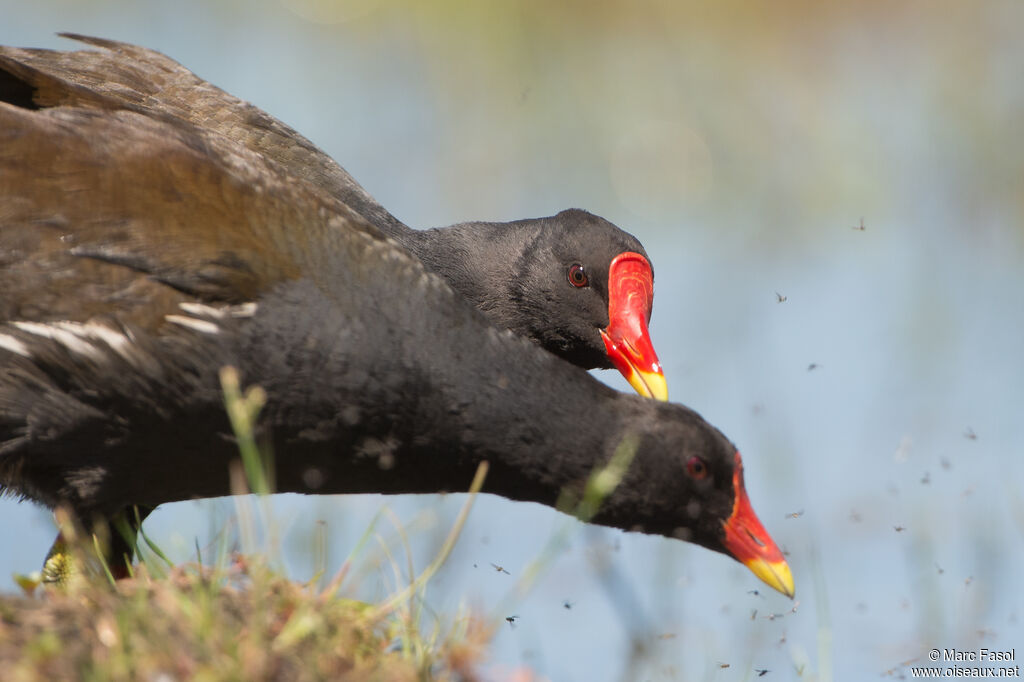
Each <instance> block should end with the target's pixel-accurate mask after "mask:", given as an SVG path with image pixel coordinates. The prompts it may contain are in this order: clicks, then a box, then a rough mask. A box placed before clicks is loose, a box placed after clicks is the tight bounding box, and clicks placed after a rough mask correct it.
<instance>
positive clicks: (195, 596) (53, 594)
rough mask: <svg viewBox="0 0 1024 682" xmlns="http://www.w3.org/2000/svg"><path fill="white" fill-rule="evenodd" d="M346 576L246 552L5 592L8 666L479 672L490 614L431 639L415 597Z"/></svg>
mask: <svg viewBox="0 0 1024 682" xmlns="http://www.w3.org/2000/svg"><path fill="white" fill-rule="evenodd" d="M340 580H341V576H340V575H339V576H338V577H337V578H336V580H334V581H332V583H331V585H329V586H328V587H327V588H326V589H323V590H317V589H315V588H313V587H311V586H309V585H304V584H300V583H296V582H293V581H291V580H288V579H286V578H284V577H282V576H281V575H279V574H276V573H274V572H273V571H271V570H269V569H268V568H267V567H266V566H264V565H262V564H261V563H259V562H254V561H253V559H252V558H251V557H242V556H240V555H236V556H235V557H233V559H232V561H231V563H230V565H229V566H226V567H224V568H222V569H212V568H209V567H207V568H203V567H201V566H199V565H197V564H189V565H185V566H180V567H175V568H173V569H171V570H170V571H169V573H168V574H167V575H166V576H165V577H163V578H154V577H151V576H150V575H149V573H148V572H147V571H146V569H145V567H144V566H141V567H140V568H139V570H138V572H137V574H136V575H135V577H134V578H132V579H129V580H123V581H119V582H118V583H117V584H116V585H114V586H112V585H111V584H110V583H109V582H108V581H106V580H105V579H104V578H103V577H102V576H92V577H83V576H80V577H79V578H77V579H76V580H74V581H73V582H72V584H71V585H69V586H68V587H67V588H66V589H60V588H51V589H48V590H46V591H45V593H44V594H42V595H41V597H40V596H35V597H33V596H0V670H3V671H4V674H3V678H4V679H5V680H9V681H12V682H15V681H17V682H21V681H25V682H28V681H34V680H154V681H156V680H160V681H162V682H171V681H172V680H337V679H345V680H380V681H382V682H391V681H396V682H397V681H404V680H473V679H475V677H476V676H475V674H474V667H475V665H476V664H477V663H479V661H480V660H481V656H482V652H483V650H484V647H485V645H486V643H487V641H488V639H489V636H490V633H489V632H488V629H487V628H486V627H484V626H483V625H482V624H479V623H478V622H477V621H475V620H474V619H472V618H469V617H466V618H463V619H460V621H459V622H458V623H457V624H456V626H454V627H453V628H452V630H451V631H450V632H448V633H447V634H446V635H445V636H443V637H436V636H435V637H432V638H431V641H423V640H422V639H421V634H420V632H421V631H420V629H419V624H418V623H414V622H410V620H409V619H410V618H411V617H412V614H413V613H414V609H405V608H398V609H380V608H378V606H377V605H369V604H364V603H362V602H357V601H353V600H350V599H344V598H340V597H338V596H337V595H336V591H337V587H338V584H339V583H340ZM410 639H411V640H415V641H414V642H412V643H410V641H409V640H410ZM410 644H412V645H410Z"/></svg>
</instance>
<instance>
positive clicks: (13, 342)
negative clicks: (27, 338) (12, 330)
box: [0, 334, 32, 358]
mask: <svg viewBox="0 0 1024 682" xmlns="http://www.w3.org/2000/svg"><path fill="white" fill-rule="evenodd" d="M0 348H3V349H5V350H9V351H11V352H12V353H17V354H18V355H20V356H22V357H26V358H27V357H31V355H32V354H31V353H29V352H28V346H26V345H25V344H23V343H22V342H21V341H18V339H16V338H14V337H13V336H8V335H7V334H0Z"/></svg>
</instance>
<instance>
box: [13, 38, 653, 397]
mask: <svg viewBox="0 0 1024 682" xmlns="http://www.w3.org/2000/svg"><path fill="white" fill-rule="evenodd" d="M63 35H65V36H67V37H70V38H75V39H77V40H81V41H83V42H86V43H89V44H91V45H95V46H98V47H101V48H103V49H102V50H98V51H96V50H88V51H78V52H57V51H52V50H30V49H19V48H8V47H2V48H0V101H6V102H9V103H11V104H15V105H18V106H22V107H28V108H44V107H53V106H67V105H74V106H87V107H95V108H101V109H105V110H117V109H131V110H133V111H138V112H140V113H146V114H149V115H152V116H156V117H158V118H176V119H179V120H183V121H189V122H191V123H193V124H194V125H197V126H199V127H201V128H203V129H205V130H208V131H212V132H216V133H219V134H221V135H225V136H227V137H229V138H231V139H232V140H234V141H236V142H239V143H241V144H243V145H245V146H246V147H248V148H249V149H252V150H253V151H256V152H259V153H260V154H262V155H264V156H266V157H268V158H270V159H271V160H273V161H276V162H278V163H279V164H281V165H282V166H284V167H285V168H287V169H288V171H289V172H290V173H292V174H293V175H295V176H297V177H299V178H302V179H303V180H305V181H306V182H309V183H310V184H312V185H314V186H316V187H317V188H319V189H321V190H323V191H324V192H326V193H328V194H329V195H330V196H332V197H334V198H335V199H338V200H340V201H341V202H342V203H344V204H346V205H347V206H349V207H350V208H352V209H354V210H355V211H356V212H357V213H359V214H360V215H361V216H363V217H364V218H366V219H367V220H368V221H369V222H371V223H372V224H374V225H376V226H377V227H378V228H380V229H381V230H382V231H383V232H384V233H385V234H386V235H388V236H389V237H391V238H393V239H394V240H396V241H397V242H399V243H400V244H401V245H402V246H404V247H405V248H407V249H409V250H410V251H411V252H412V253H413V254H414V255H416V256H417V257H419V258H420V260H422V261H423V263H424V264H425V265H426V266H427V268H429V269H431V270H433V271H434V272H437V273H439V274H440V275H442V276H443V277H444V278H445V279H447V280H448V282H449V283H450V284H451V285H452V287H453V288H455V290H456V291H458V292H459V293H461V294H462V295H463V296H465V297H467V298H468V299H469V300H470V301H472V302H473V303H474V304H476V305H477V307H478V308H480V310H482V311H483V312H484V314H485V315H487V316H488V317H489V318H490V319H491V320H492V321H493V322H494V323H495V324H498V325H500V326H502V327H506V328H508V329H511V330H512V331H514V332H516V333H517V334H521V335H523V336H526V337H528V338H530V339H533V340H534V341H536V342H537V343H539V344H540V345H541V346H543V347H544V348H546V349H547V350H549V351H551V352H553V353H555V354H556V355H559V356H560V357H562V358H564V359H566V360H568V361H570V362H572V363H573V364H576V365H579V366H581V367H584V368H588V369H589V368H593V367H602V368H610V367H612V366H615V367H616V368H618V369H619V371H621V372H622V374H623V375H624V376H625V377H626V379H627V380H628V381H629V383H630V385H632V386H633V387H634V388H635V389H636V390H637V392H639V393H640V394H641V395H646V396H649V397H654V398H658V399H660V400H667V399H668V386H667V384H666V383H665V377H664V375H663V373H662V370H661V366H660V364H659V362H658V358H657V355H656V354H655V351H654V347H653V345H652V344H651V340H650V336H649V334H648V330H647V325H648V323H649V322H650V316H651V304H652V301H653V277H654V274H653V271H652V269H651V266H650V263H649V261H648V258H647V255H646V252H645V251H644V249H643V246H641V244H640V242H639V241H638V240H637V239H636V238H635V237H633V236H632V235H630V234H628V233H626V232H624V231H622V230H620V229H619V228H618V227H616V226H615V225H613V224H612V223H610V222H608V221H607V220H604V219H603V218H600V217H598V216H595V215H591V214H590V213H587V212H586V211H580V210H568V211H563V212H561V213H559V214H558V215H556V216H551V217H548V218H539V219H533V220H519V221H515V222H511V223H479V222H473V223H464V224H460V225H455V226H452V227H448V228H435V229H431V230H424V231H418V230H413V229H411V228H409V227H407V226H406V225H404V224H403V223H402V222H401V221H399V220H398V219H397V218H395V217H394V216H393V215H391V214H390V213H389V212H388V211H387V210H385V209H384V207H383V206H381V205H380V204H379V203H377V201H376V200H374V199H373V197H371V196H370V195H369V193H367V192H366V190H364V189H363V188H362V187H361V186H360V185H359V183H357V182H356V181H355V179H353V178H352V176H351V175H349V173H348V172H346V171H345V169H344V168H342V167H341V166H340V165H338V164H337V163H336V162H335V161H334V160H333V159H331V158H330V157H329V156H327V155H326V154H324V153H323V152H322V151H320V150H319V149H317V148H316V146H314V145H313V143H311V142H310V141H309V140H307V139H305V138H304V137H302V136H301V135H299V134H298V133H297V132H295V131H294V130H292V129H291V128H289V127H288V126H286V125H284V124H283V123H281V122H280V121H278V120H277V119H275V118H273V117H272V116H270V115H269V114H267V113H265V112H263V111H261V110H260V109H258V108H256V107H254V106H252V105H251V104H249V103H247V102H244V101H242V100H240V99H238V98H237V97H233V96H231V95H229V94H228V93H226V92H224V91H223V90H220V89H219V88H217V87H215V86H213V85H211V84H210V83H208V82H206V81H204V80H202V79H201V78H199V77H197V76H196V75H195V74H193V73H192V72H191V71H189V70H188V69H186V68H184V67H183V66H181V65H180V64H178V63H177V62H175V61H174V60H172V59H169V58H168V57H166V56H164V55H162V54H160V53H158V52H154V51H152V50H148V49H146V48H142V47H137V46H134V45H129V44H127V43H120V42H116V41H110V40H104V39H101V38H90V37H86V36H79V35H74V34H63Z"/></svg>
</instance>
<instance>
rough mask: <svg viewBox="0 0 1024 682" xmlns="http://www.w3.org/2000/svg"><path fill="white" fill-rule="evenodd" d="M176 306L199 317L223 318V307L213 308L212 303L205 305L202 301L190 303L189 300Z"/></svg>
mask: <svg viewBox="0 0 1024 682" xmlns="http://www.w3.org/2000/svg"><path fill="white" fill-rule="evenodd" d="M178 307H179V308H181V309H182V310H184V311H185V312H186V313H188V314H189V315H196V316H199V317H212V318H214V319H217V320H221V319H224V313H225V309H224V308H214V307H213V306H212V305H206V304H204V303H192V302H189V301H185V302H183V303H179V304H178Z"/></svg>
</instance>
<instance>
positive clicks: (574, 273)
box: [569, 263, 589, 287]
mask: <svg viewBox="0 0 1024 682" xmlns="http://www.w3.org/2000/svg"><path fill="white" fill-rule="evenodd" d="M588 283H589V280H588V279H587V271H586V270H584V269H583V266H582V265H580V264H579V263H573V264H572V267H570V268H569V284H571V285H573V286H574V287H585V286H587V284H588Z"/></svg>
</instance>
